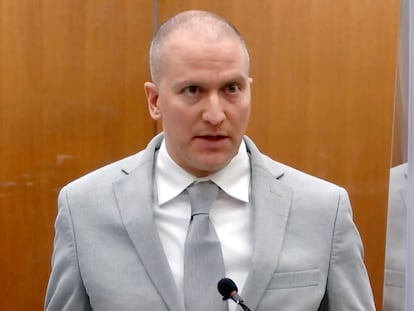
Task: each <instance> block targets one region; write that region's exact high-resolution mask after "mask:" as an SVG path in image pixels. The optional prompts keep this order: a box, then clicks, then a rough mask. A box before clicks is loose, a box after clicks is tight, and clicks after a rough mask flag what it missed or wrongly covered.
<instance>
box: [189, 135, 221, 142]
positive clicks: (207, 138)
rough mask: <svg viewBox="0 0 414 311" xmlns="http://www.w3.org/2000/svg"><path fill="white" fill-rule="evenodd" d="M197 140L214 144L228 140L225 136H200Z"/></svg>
mask: <svg viewBox="0 0 414 311" xmlns="http://www.w3.org/2000/svg"><path fill="white" fill-rule="evenodd" d="M196 138H199V139H203V140H207V141H212V142H214V141H220V140H223V139H226V138H227V136H225V135H199V136H196Z"/></svg>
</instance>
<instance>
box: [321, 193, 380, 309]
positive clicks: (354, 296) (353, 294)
mask: <svg viewBox="0 0 414 311" xmlns="http://www.w3.org/2000/svg"><path fill="white" fill-rule="evenodd" d="M324 304H325V308H322V310H335V311H341V310H361V311H362V310H364V311H367V310H375V306H374V304H373V296H372V291H371V286H370V283H369V278H368V275H367V271H366V269H365V265H364V262H363V249H362V243H361V238H360V235H359V233H358V231H357V229H356V227H355V224H354V222H353V220H352V210H351V205H350V203H349V199H348V195H347V193H346V191H345V190H343V189H341V191H340V196H339V206H338V210H337V215H336V221H335V226H334V233H333V240H332V249H331V258H330V265H329V271H328V281H327V291H326V297H325V302H324Z"/></svg>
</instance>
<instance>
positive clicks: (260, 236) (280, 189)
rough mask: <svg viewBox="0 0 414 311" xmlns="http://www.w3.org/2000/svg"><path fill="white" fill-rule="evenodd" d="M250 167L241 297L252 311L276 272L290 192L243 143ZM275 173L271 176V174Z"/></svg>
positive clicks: (249, 143)
mask: <svg viewBox="0 0 414 311" xmlns="http://www.w3.org/2000/svg"><path fill="white" fill-rule="evenodd" d="M246 143H247V146H248V148H249V149H250V154H251V165H252V191H251V193H252V208H253V243H254V244H253V257H252V267H251V269H250V271H249V274H248V277H247V280H246V283H245V286H244V288H243V291H242V297H243V298H244V300H245V302H246V304H247V305H248V306H249V307H250V308H251V309H252V310H255V309H256V308H257V306H258V304H259V302H260V300H261V298H262V296H263V294H264V292H265V290H266V288H267V286H268V283H269V281H270V279H271V278H272V276H273V274H274V272H275V271H276V268H277V264H278V261H279V256H280V252H281V248H282V243H283V239H284V234H285V229H286V224H287V219H288V217H289V210H290V204H291V196H292V192H293V191H292V189H291V188H290V187H288V186H286V185H284V184H282V183H281V182H280V181H278V180H277V177H280V176H281V175H283V172H282V171H280V172H279V173H278V172H276V175H272V174H270V173H269V171H268V170H267V169H266V168H265V166H264V164H263V162H262V160H261V157H262V156H261V155H260V154H259V151H258V150H257V149H256V147H255V146H254V145H253V144H252V143H251V142H249V140H247V141H246ZM272 173H274V172H272Z"/></svg>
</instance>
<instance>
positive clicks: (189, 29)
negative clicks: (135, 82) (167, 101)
mask: <svg viewBox="0 0 414 311" xmlns="http://www.w3.org/2000/svg"><path fill="white" fill-rule="evenodd" d="M174 36H187V37H189V38H193V39H194V40H200V39H202V40H211V41H212V42H218V41H220V40H223V39H229V38H234V39H236V40H238V41H239V42H240V44H241V46H242V48H243V50H244V51H245V54H246V61H247V63H249V54H248V51H247V47H246V44H245V42H244V40H243V38H242V37H241V35H240V33H239V31H238V30H237V29H236V28H235V27H234V26H233V25H232V24H231V23H230V22H229V21H228V20H226V19H225V18H224V17H221V16H219V15H216V14H213V13H211V12H206V11H197V10H193V11H185V12H182V13H179V14H177V15H175V16H173V17H171V18H170V19H168V20H166V21H165V22H164V23H163V24H161V26H160V27H159V28H158V30H157V32H156V33H155V35H154V38H153V40H152V42H151V47H150V53H149V57H150V59H149V61H150V72H151V78H152V81H153V82H154V83H156V84H157V83H158V81H159V79H160V77H161V76H162V72H163V70H162V68H163V53H164V52H165V51H164V46H165V43H166V42H168V41H169V40H174ZM167 52H168V51H167Z"/></svg>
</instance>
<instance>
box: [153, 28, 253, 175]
mask: <svg viewBox="0 0 414 311" xmlns="http://www.w3.org/2000/svg"><path fill="white" fill-rule="evenodd" d="M161 53H162V62H161V66H162V68H161V70H160V71H161V72H160V74H159V81H158V83H157V85H155V84H153V83H150V82H147V83H146V84H145V91H146V94H147V98H148V104H149V110H150V114H151V116H152V118H153V119H155V120H157V119H161V120H162V125H163V130H164V133H165V141H166V146H167V150H168V153H169V155H170V156H171V158H172V159H173V160H174V161H175V162H176V163H177V164H178V165H180V166H181V167H182V168H184V169H185V170H186V171H188V172H190V173H191V174H193V175H195V176H206V175H208V174H211V173H214V172H216V171H218V170H220V169H222V168H223V167H224V166H226V165H227V164H228V163H229V162H230V161H231V159H232V158H233V157H234V156H235V155H236V154H237V152H238V148H239V146H240V142H241V139H242V138H243V135H244V134H245V131H246V128H247V123H248V120H249V115H250V83H251V79H250V78H249V76H248V74H249V73H248V71H249V64H248V60H247V55H246V53H245V51H244V50H243V48H242V45H241V43H240V41H238V39H237V38H231V37H230V38H223V39H222V40H220V41H218V42H217V41H214V40H202V39H196V40H194V39H189V38H188V37H186V36H185V35H184V36H179V35H172V36H171V37H170V38H169V39H168V40H167V41H166V42H165V43H164V45H163V47H162V52H161Z"/></svg>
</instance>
